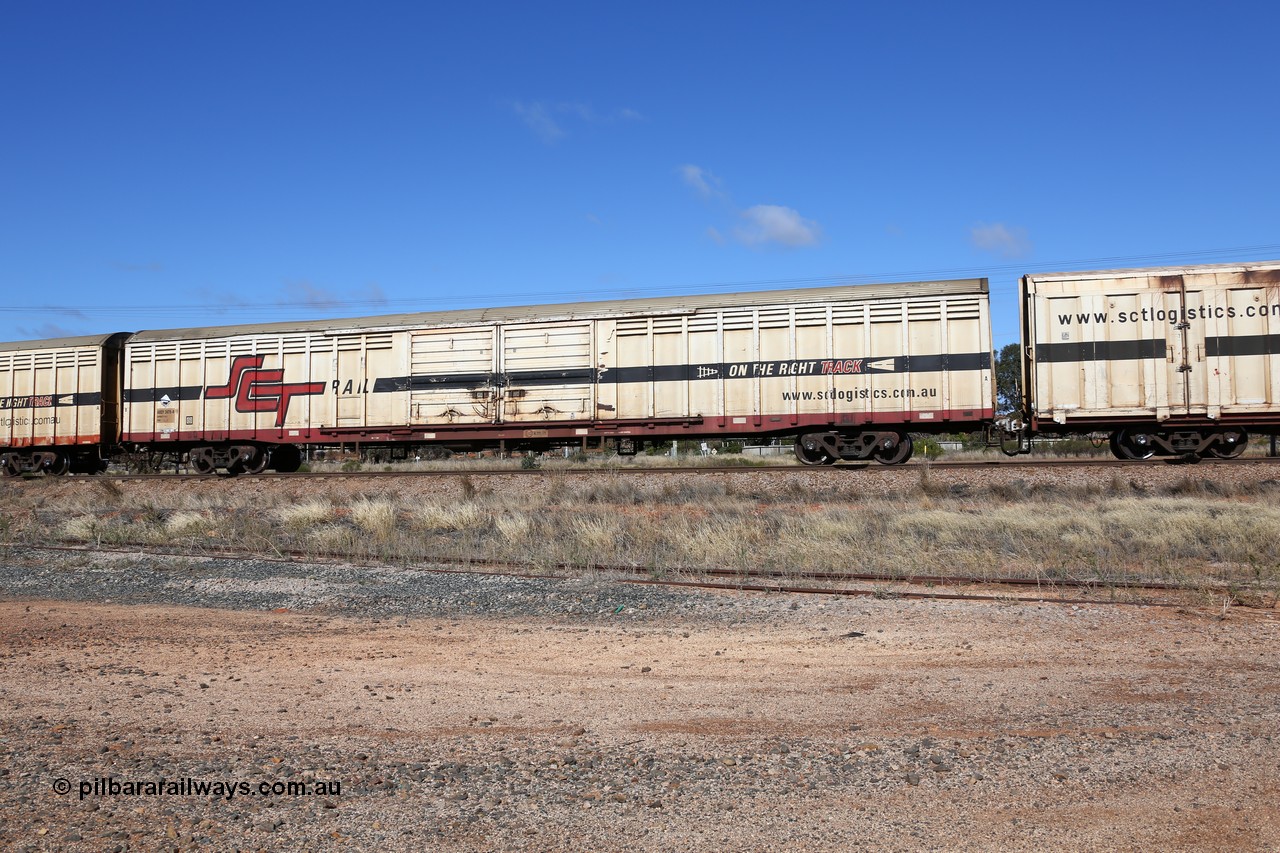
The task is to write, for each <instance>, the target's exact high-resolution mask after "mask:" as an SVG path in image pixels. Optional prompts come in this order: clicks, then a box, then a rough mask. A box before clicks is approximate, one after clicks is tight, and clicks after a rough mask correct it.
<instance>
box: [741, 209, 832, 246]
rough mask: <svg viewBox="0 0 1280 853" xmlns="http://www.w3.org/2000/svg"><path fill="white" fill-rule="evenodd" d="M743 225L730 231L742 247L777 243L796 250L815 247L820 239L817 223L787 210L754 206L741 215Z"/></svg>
mask: <svg viewBox="0 0 1280 853" xmlns="http://www.w3.org/2000/svg"><path fill="white" fill-rule="evenodd" d="M742 218H743V219H744V220H746V224H745V225H741V226H739V227H737V228H735V229H733V235H734V237H736V238H737V239H738V242H739V243H742V244H743V245H744V246H762V245H765V244H767V243H777V244H778V245H781V246H788V247H791V248H796V247H799V246H816V245H817V243H818V240H819V238H820V236H821V233H822V232H821V231H820V230H819V228H818V223H816V222H814V221H813V220H812V219H805V218H804V217H803V216H801V215H800V214H799V213H798V212H796V211H795V210H794V209H792V208H790V207H782V206H780V205H776V204H757V205H755V206H754V207H748V208H747V209H746V210H744V211H742Z"/></svg>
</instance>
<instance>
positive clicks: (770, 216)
mask: <svg viewBox="0 0 1280 853" xmlns="http://www.w3.org/2000/svg"><path fill="white" fill-rule="evenodd" d="M676 174H678V175H679V176H680V180H682V181H683V182H684V183H685V185H686V186H688V187H690V188H692V189H693V191H694V192H695V193H697V195H698V197H699V198H701V199H702V200H703V201H715V202H719V203H720V206H722V207H724V208H725V209H727V211H728V212H729V213H731V214H732V215H734V216H736V217H737V218H738V219H739V220H741V224H739V225H737V226H736V227H734V228H732V229H731V230H730V233H729V234H728V235H726V234H725V233H724V232H723V231H722V230H721V229H719V228H717V227H715V226H709V227H708V228H707V229H706V231H705V232H704V233H705V234H706V236H707V238H708V239H710V240H711V241H712V242H714V243H717V244H719V245H724V244H725V243H726V242H728V240H729V239H730V238H731V239H733V240H734V241H736V242H738V243H741V244H742V245H744V246H752V247H757V246H766V245H769V244H774V245H778V246H786V247H788V248H796V247H799V246H816V245H818V243H819V242H821V240H822V229H821V228H820V227H818V223H817V222H814V221H813V220H812V219H805V218H804V217H803V216H801V215H800V213H799V212H798V211H796V210H795V208H791V207H783V206H782V205H778V204H757V205H754V206H752V207H748V208H746V209H745V210H744V209H741V208H739V207H738V206H737V205H735V204H734V203H733V201H732V199H730V197H729V193H728V192H727V191H726V190H725V189H724V185H723V181H721V180H720V178H718V177H716V176H715V175H713V174H711V173H710V172H708V171H707V170H706V169H704V168H702V167H701V166H696V165H694V164H692V163H686V164H684V165H683V166H680V167H679V168H678V169H676Z"/></svg>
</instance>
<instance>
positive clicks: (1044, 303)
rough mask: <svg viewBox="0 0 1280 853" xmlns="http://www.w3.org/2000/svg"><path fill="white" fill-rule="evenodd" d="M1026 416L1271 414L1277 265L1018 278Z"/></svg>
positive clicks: (1182, 418) (1278, 311)
mask: <svg viewBox="0 0 1280 853" xmlns="http://www.w3.org/2000/svg"><path fill="white" fill-rule="evenodd" d="M1023 300H1024V310H1025V311H1026V316H1027V318H1028V323H1029V325H1030V330H1031V334H1032V339H1031V341H1030V345H1031V347H1032V363H1031V365H1030V379H1031V387H1030V394H1029V397H1028V404H1029V407H1030V408H1031V413H1032V415H1033V419H1034V422H1035V423H1039V424H1040V425H1045V424H1048V423H1056V424H1059V425H1076V426H1078V427H1080V428H1089V427H1090V426H1099V427H1102V426H1105V425H1106V424H1107V423H1108V422H1111V421H1125V422H1166V421H1167V422H1171V423H1178V422H1205V421H1215V420H1224V421H1228V422H1230V421H1237V422H1242V423H1243V422H1250V421H1253V422H1259V421H1260V422H1267V423H1274V422H1277V421H1280V405H1278V404H1280V387H1277V383H1278V382H1280V377H1278V376H1277V373H1278V369H1280V334H1277V333H1280V265H1276V264H1253V265H1244V266H1237V267H1231V266H1229V265H1212V266H1203V267H1163V268H1153V269H1148V270H1121V271H1114V272H1105V271H1104V272H1096V273H1094V272H1086V273H1078V274H1066V273H1064V274H1058V275H1051V276H1027V277H1026V278H1025V279H1024V283H1023Z"/></svg>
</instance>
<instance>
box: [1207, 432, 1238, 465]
mask: <svg viewBox="0 0 1280 853" xmlns="http://www.w3.org/2000/svg"><path fill="white" fill-rule="evenodd" d="M1223 438H1224V439H1225V440H1224V441H1222V442H1220V443H1218V444H1215V445H1213V446H1212V447H1210V448H1209V449H1208V450H1206V451H1205V454H1206V455H1207V456H1212V457H1214V458H1216V459H1235V458H1236V457H1237V456H1239V455H1240V454H1241V453H1244V448H1245V445H1247V444H1248V443H1249V434H1248V433H1246V432H1245V431H1244V430H1236V431H1233V432H1229V433H1226V434H1225V435H1224V436H1223Z"/></svg>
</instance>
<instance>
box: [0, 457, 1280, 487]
mask: <svg viewBox="0 0 1280 853" xmlns="http://www.w3.org/2000/svg"><path fill="white" fill-rule="evenodd" d="M1277 464H1280V457H1270V456H1262V457H1258V456H1254V457H1248V458H1238V459H1205V460H1200V461H1199V464H1197V465H1195V468H1198V469H1203V468H1218V467H1222V466H1227V467H1234V466H1255V465H1277ZM1170 465H1172V466H1179V467H1186V466H1187V464H1186V463H1185V462H1179V461H1176V460H1138V461H1128V460H1120V459H1037V460H1026V459H1003V458H1002V459H995V460H978V461H954V462H945V461H935V462H909V463H907V464H905V465H900V466H899V465H895V466H882V465H879V464H878V463H874V462H872V463H842V464H839V465H835V466H831V467H829V468H820V469H815V468H810V467H804V466H801V465H705V466H704V465H699V466H680V465H666V466H651V465H646V466H639V465H628V464H620V465H617V466H608V467H599V468H594V467H558V466H546V467H538V468H520V467H515V466H513V467H510V468H498V467H477V468H448V469H417V470H392V471H300V472H296V473H291V474H281V473H277V472H274V471H268V472H264V473H261V474H254V475H245V478H247V479H251V480H290V481H298V480H331V479H342V480H349V479H356V478H359V479H387V478H390V479H396V478H406V477H408V478H413V477H428V478H430V477H458V476H467V477H538V476H546V475H548V474H573V475H586V476H591V475H602V474H619V475H643V474H689V475H697V474H743V473H747V474H761V475H765V476H771V475H781V474H795V473H799V472H812V471H825V472H832V473H831V474H829V476H838V474H837V473H836V472H845V473H853V472H858V471H866V470H872V471H912V470H921V469H925V468H928V469H930V470H940V471H947V470H956V471H963V470H983V471H992V470H1007V471H1016V470H1036V469H1053V468H1070V469H1091V470H1112V469H1115V470H1142V469H1149V468H1152V467H1157V468H1163V467H1165V466H1170ZM46 476H47V475H43V474H33V475H28V476H27V477H26V479H42V478H44V477H46ZM175 477H190V478H191V479H192V480H193V481H197V482H198V481H209V482H217V481H219V480H223V479H229V478H227V477H221V476H209V475H197V474H191V473H185V472H172V471H170V472H166V473H149V474H122V473H112V472H107V473H105V474H77V475H67V476H65V477H60V478H59V480H60V481H78V482H95V481H101V480H103V479H108V480H119V481H145V480H173V479H174V478H175ZM3 479H5V480H7V479H9V478H3ZM19 479H24V478H19ZM0 481H3V480H0Z"/></svg>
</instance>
